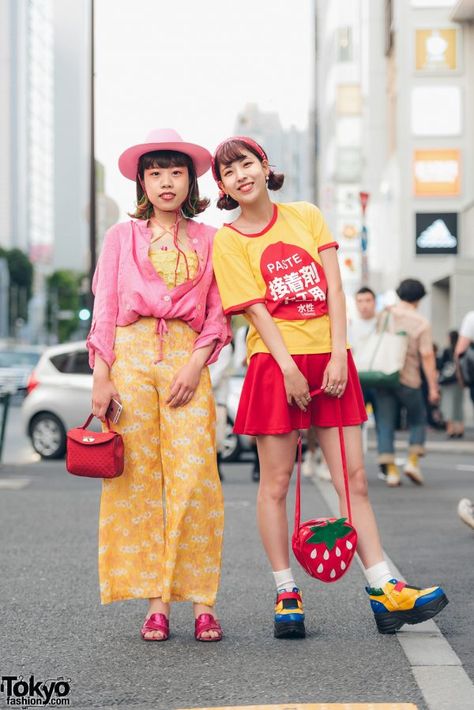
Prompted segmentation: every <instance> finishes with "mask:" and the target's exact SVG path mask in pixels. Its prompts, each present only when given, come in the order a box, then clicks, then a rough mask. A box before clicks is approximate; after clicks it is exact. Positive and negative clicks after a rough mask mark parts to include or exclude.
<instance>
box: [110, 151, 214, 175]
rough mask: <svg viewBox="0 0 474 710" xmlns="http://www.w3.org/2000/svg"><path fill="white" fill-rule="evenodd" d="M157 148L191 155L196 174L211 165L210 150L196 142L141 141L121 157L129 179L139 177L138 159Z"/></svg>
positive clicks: (124, 170) (120, 159) (120, 165)
mask: <svg viewBox="0 0 474 710" xmlns="http://www.w3.org/2000/svg"><path fill="white" fill-rule="evenodd" d="M155 150H175V151H178V152H179V153H185V154H186V155H189V157H190V158H191V160H192V161H193V163H194V169H195V170H196V175H197V176H198V177H199V176H200V175H204V173H207V171H208V170H209V168H210V167H211V160H212V156H211V154H210V152H209V151H208V150H207V149H206V148H203V147H202V146H200V145H196V144H195V143H185V142H184V141H177V142H171V143H141V144H140V145H132V147H131V148H127V150H125V151H124V152H123V153H122V155H121V156H120V158H119V161H118V166H119V170H120V172H121V173H122V175H124V176H125V177H126V178H128V179H129V180H133V181H134V182H135V180H136V179H137V169H138V160H139V158H140V157H141V156H142V155H145V153H151V152H153V151H155Z"/></svg>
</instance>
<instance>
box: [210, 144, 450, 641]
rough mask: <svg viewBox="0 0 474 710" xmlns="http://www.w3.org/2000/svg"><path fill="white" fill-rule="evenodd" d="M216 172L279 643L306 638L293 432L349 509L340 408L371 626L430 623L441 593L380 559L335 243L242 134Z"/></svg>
mask: <svg viewBox="0 0 474 710" xmlns="http://www.w3.org/2000/svg"><path fill="white" fill-rule="evenodd" d="M213 173H214V177H215V179H216V181H217V183H218V186H219V188H220V190H221V195H220V198H219V201H218V206H219V207H220V208H222V209H234V208H236V207H240V210H241V211H240V214H239V216H238V217H237V218H236V219H235V220H234V221H233V222H232V223H231V224H225V225H224V226H223V227H222V228H221V229H220V230H219V231H218V233H217V235H216V239H215V241H214V249H213V263H214V270H215V274H216V278H217V283H218V286H219V290H220V293H221V297H222V301H223V305H224V310H225V312H226V313H227V314H235V313H243V314H245V316H246V318H247V319H248V321H249V323H250V331H249V335H248V338H247V348H248V356H249V360H250V364H249V368H248V371H247V375H246V378H245V382H244V386H243V390H242V396H241V399H240V405H239V410H238V413H237V417H236V421H235V431H236V432H237V433H241V434H249V435H254V436H256V437H257V446H258V453H259V458H260V484H259V491H258V498H257V515H258V525H259V529H260V535H261V538H262V542H263V545H264V548H265V551H266V554H267V557H268V559H269V561H270V564H271V567H272V570H273V574H274V580H275V586H276V589H277V597H276V604H275V623H274V634H275V636H276V637H277V638H289V637H293V638H295V637H296V638H300V637H303V636H304V635H305V626H304V611H303V602H302V597H301V592H300V590H299V587H298V586H297V585H296V583H295V579H294V576H293V572H292V570H291V567H290V564H289V550H288V520H287V514H286V497H287V492H288V486H289V482H290V478H291V474H292V470H293V466H294V462H295V453H296V447H297V439H298V430H299V429H308V428H309V426H310V425H311V424H314V425H315V427H316V432H317V436H318V440H319V443H320V445H321V448H322V450H323V453H324V456H325V459H326V461H327V463H328V466H329V469H330V471H331V476H332V480H333V483H334V486H335V488H336V491H337V494H338V496H339V501H340V507H341V514H342V515H347V511H346V507H345V506H346V498H345V494H344V483H343V470H342V463H341V456H340V446H339V433H338V428H337V424H338V411H339V405H340V411H341V412H342V418H343V425H344V438H345V445H346V451H347V465H348V470H349V478H350V490H351V499H352V513H353V515H352V521H353V523H354V526H355V527H356V528H357V531H358V536H359V542H358V548H357V549H358V552H359V555H360V557H361V559H362V562H363V565H364V569H365V575H366V577H367V581H368V585H369V586H368V588H367V591H368V594H369V598H370V601H371V605H372V609H373V611H374V615H375V619H376V623H377V627H378V629H379V631H380V632H381V633H393V632H394V631H395V630H396V629H398V628H400V626H402V625H403V624H404V623H418V622H420V621H423V620H424V619H427V618H430V617H432V616H434V615H435V614H437V613H438V612H439V611H440V610H441V608H442V607H443V606H445V604H446V603H447V599H446V596H445V594H444V592H443V591H442V589H441V588H440V587H431V588H429V589H417V588H415V587H410V586H407V585H406V584H405V583H404V582H401V581H398V580H397V579H395V578H394V575H393V574H392V573H391V571H390V568H389V565H388V564H387V562H386V561H385V560H384V557H383V551H382V546H381V542H380V537H379V532H378V528H377V524H376V521H375V516H374V513H373V510H372V507H371V504H370V501H369V498H368V494H367V480H366V475H365V470H364V461H363V452H362V437H361V430H360V425H361V423H362V422H363V421H364V420H365V419H366V413H365V407H364V401H363V397H362V393H361V389H360V384H359V380H358V377H357V372H356V370H355V366H354V363H353V360H352V355H351V353H350V351H349V350H348V349H347V347H346V313H345V302H344V293H343V290H342V285H341V277H340V273H339V267H338V263H337V255H336V248H337V244H336V242H335V241H334V239H333V237H332V236H331V234H330V232H329V230H328V228H327V226H326V223H325V221H324V218H323V215H322V214H321V212H320V211H319V209H318V208H317V207H315V206H314V205H311V204H309V203H307V202H296V203H288V204H283V203H278V204H274V203H272V202H271V201H270V197H269V194H268V190H278V189H279V188H280V187H281V186H282V184H283V180H284V176H283V175H282V174H279V173H276V172H275V171H274V170H273V169H272V168H271V167H270V164H269V161H268V157H267V154H266V152H265V151H264V149H263V148H262V147H261V146H260V145H259V144H258V143H256V142H255V141H254V140H253V139H251V138H249V137H245V136H237V137H234V138H230V139H227V140H226V141H224V142H223V143H221V144H220V145H219V146H218V148H217V150H216V152H215V154H214V158H213ZM316 388H322V389H323V394H322V395H321V396H320V397H318V398H317V400H315V401H312V399H311V396H310V391H312V390H313V389H316ZM337 400H339V401H337Z"/></svg>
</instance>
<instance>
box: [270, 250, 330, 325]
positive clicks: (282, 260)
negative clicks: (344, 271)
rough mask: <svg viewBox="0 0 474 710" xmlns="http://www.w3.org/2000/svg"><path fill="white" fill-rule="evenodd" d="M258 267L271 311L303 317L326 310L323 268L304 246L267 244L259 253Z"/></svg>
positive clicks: (325, 283)
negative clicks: (265, 285)
mask: <svg viewBox="0 0 474 710" xmlns="http://www.w3.org/2000/svg"><path fill="white" fill-rule="evenodd" d="M260 270H261V272H262V276H263V278H264V280H265V283H266V284H267V291H266V294H265V302H266V306H267V309H268V311H269V312H270V313H271V315H273V316H275V317H276V318H282V319H284V320H305V319H307V318H318V317H319V316H322V315H324V314H325V313H327V312H328V307H327V300H326V293H327V281H326V276H325V274H324V270H323V268H322V266H321V265H320V264H318V263H317V262H316V261H315V259H314V257H313V256H311V254H309V252H307V251H306V249H303V248H302V247H299V246H296V245H295V244H285V242H277V243H276V244H271V245H270V246H268V247H267V248H266V249H265V251H264V252H263V254H262V256H261V259H260Z"/></svg>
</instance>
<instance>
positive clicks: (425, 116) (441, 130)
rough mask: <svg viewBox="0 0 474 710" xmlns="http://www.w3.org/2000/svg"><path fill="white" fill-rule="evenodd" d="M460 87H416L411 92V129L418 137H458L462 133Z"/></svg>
mask: <svg viewBox="0 0 474 710" xmlns="http://www.w3.org/2000/svg"><path fill="white" fill-rule="evenodd" d="M461 115H462V111H461V89H460V87H459V86H450V85H448V84H446V85H437V86H432V85H430V86H416V87H414V88H413V89H412V91H411V128H412V133H413V134H414V135H416V136H458V135H459V134H460V133H461V129H462V121H461Z"/></svg>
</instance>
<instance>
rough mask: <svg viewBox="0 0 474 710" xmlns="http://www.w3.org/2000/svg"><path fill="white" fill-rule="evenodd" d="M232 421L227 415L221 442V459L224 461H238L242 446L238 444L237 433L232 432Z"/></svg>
mask: <svg viewBox="0 0 474 710" xmlns="http://www.w3.org/2000/svg"><path fill="white" fill-rule="evenodd" d="M233 426H234V424H233V422H232V420H231V419H229V417H227V424H226V427H225V437H224V441H223V442H222V451H221V461H223V462H224V463H231V462H232V461H238V460H239V459H240V454H241V451H242V446H241V444H240V439H239V435H238V434H234V432H233V431H232V429H233Z"/></svg>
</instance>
